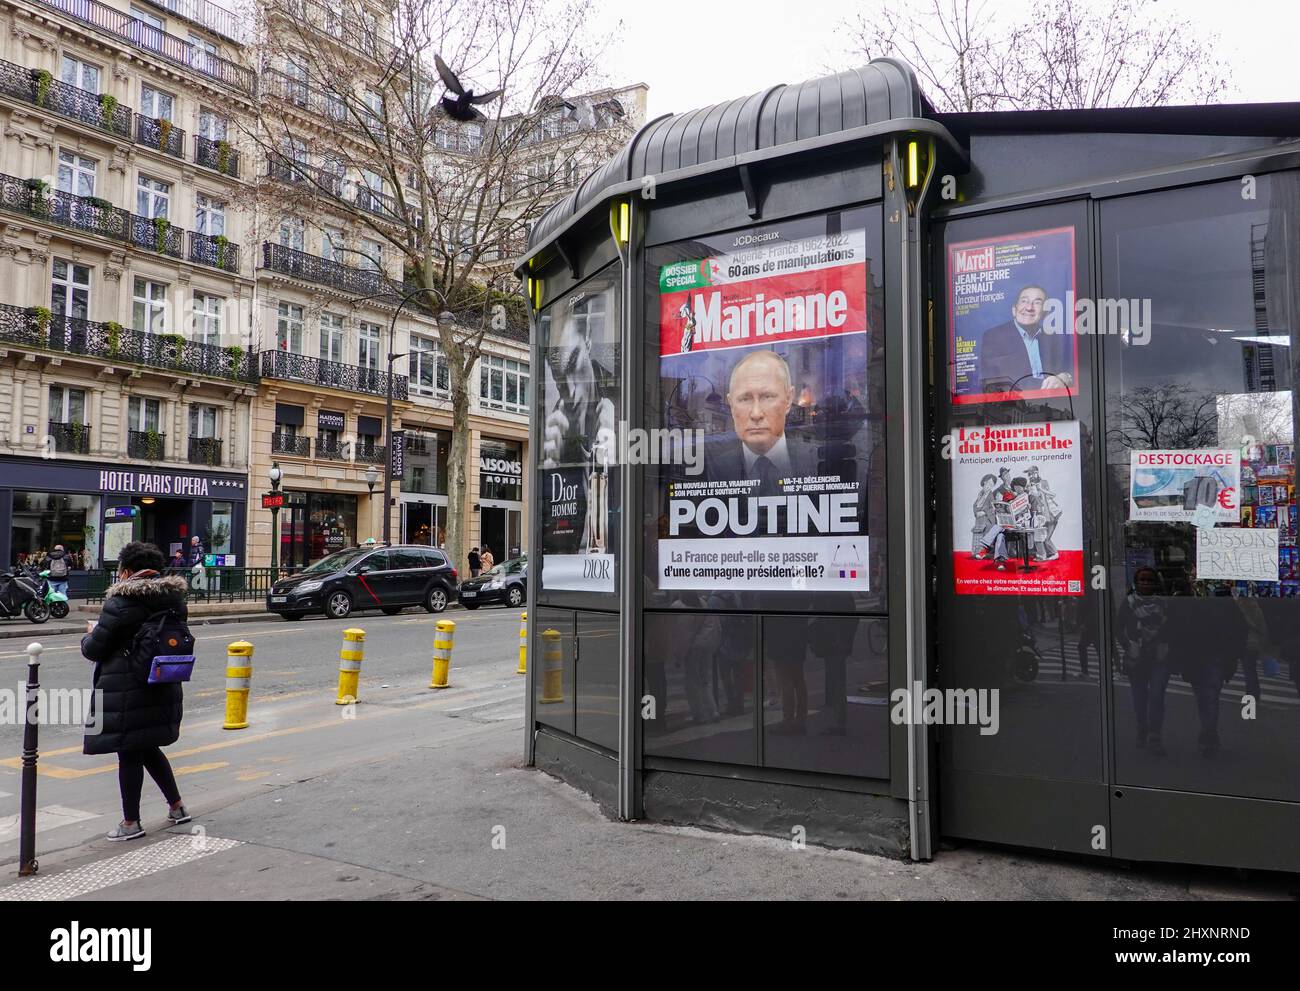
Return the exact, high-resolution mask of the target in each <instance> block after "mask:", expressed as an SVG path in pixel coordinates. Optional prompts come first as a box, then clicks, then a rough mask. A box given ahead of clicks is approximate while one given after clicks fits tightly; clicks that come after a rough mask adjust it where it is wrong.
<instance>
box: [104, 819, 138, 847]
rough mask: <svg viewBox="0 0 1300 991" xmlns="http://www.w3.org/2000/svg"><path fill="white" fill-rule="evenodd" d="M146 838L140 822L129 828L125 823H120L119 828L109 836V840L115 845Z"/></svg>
mask: <svg viewBox="0 0 1300 991" xmlns="http://www.w3.org/2000/svg"><path fill="white" fill-rule="evenodd" d="M142 836H144V827H143V826H141V825H140V824H139V823H138V822H137V823H134V824H133V825H130V826H128V825H127V824H126V823H124V822H119V823H118V824H117V827H116V828H115V829H114V830H113V831H112V832H111V833H109V834H108V838H109V839H110V840H112V841H113V842H114V843H116V842H119V841H121V840H138V839H140V837H142Z"/></svg>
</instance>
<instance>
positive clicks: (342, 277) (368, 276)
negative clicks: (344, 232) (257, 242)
mask: <svg viewBox="0 0 1300 991" xmlns="http://www.w3.org/2000/svg"><path fill="white" fill-rule="evenodd" d="M262 267H263V268H269V269H270V270H271V271H273V272H279V273H280V274H281V275H292V276H293V277H294V278H296V279H302V280H303V281H304V282H315V283H317V284H318V285H322V286H330V287H331V288H334V289H340V290H342V291H344V292H353V293H357V294H359V295H363V296H371V295H374V294H376V293H386V292H393V293H398V295H400V292H399V290H398V289H397V287H396V286H395V285H394V284H393V282H392V280H390V279H389V278H388V277H387V276H385V275H384V274H383V273H382V272H375V271H372V270H371V269H367V268H357V267H356V266H353V265H344V264H343V263H342V262H336V261H332V260H331V259H329V258H321V257H320V256H319V255H309V254H307V252H305V251H299V250H298V249H297V248H286V247H285V246H284V245H283V244H275V243H274V242H272V241H263V242H262Z"/></svg>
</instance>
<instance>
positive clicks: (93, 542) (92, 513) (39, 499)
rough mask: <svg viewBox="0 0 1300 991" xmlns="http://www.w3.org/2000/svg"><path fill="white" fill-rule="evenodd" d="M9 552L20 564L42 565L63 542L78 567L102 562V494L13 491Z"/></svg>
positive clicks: (91, 565) (93, 565)
mask: <svg viewBox="0 0 1300 991" xmlns="http://www.w3.org/2000/svg"><path fill="white" fill-rule="evenodd" d="M13 499H14V501H13V515H12V526H11V528H10V531H9V535H10V536H9V546H10V553H11V554H12V555H13V558H14V561H15V563H17V564H35V565H40V564H41V562H42V561H44V560H45V555H46V554H47V553H49V552H50V551H52V550H53V549H54V545H55V544H62V545H63V548H64V550H65V551H66V552H67V554H68V556H69V558H70V560H69V567H71V568H73V569H75V570H78V571H79V570H82V569H85V568H93V567H95V566H96V565H98V564H99V527H100V519H101V517H100V512H99V496H88V495H72V494H64V493H62V492H18V491H15V492H14V496H13Z"/></svg>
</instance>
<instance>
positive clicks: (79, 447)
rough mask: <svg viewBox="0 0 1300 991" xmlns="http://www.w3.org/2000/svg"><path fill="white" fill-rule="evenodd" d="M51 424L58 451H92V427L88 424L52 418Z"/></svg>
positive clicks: (84, 452)
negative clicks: (62, 421)
mask: <svg viewBox="0 0 1300 991" xmlns="http://www.w3.org/2000/svg"><path fill="white" fill-rule="evenodd" d="M49 426H50V436H51V437H53V438H54V449H55V450H56V451H60V452H62V453H64V454H89V453H90V427H89V426H88V425H87V424H84V423H61V422H59V421H58V420H51V421H50V424H49Z"/></svg>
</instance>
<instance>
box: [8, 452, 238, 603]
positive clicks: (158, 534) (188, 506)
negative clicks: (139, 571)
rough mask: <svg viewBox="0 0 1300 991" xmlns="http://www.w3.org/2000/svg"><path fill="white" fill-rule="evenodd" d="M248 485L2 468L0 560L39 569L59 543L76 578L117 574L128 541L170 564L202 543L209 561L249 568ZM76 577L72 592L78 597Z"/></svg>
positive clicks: (128, 473) (39, 466)
mask: <svg viewBox="0 0 1300 991" xmlns="http://www.w3.org/2000/svg"><path fill="white" fill-rule="evenodd" d="M247 496H248V493H247V479H246V478H245V476H243V475H227V474H220V473H215V472H205V473H198V472H181V471H172V470H163V471H157V470H149V469H138V468H133V467H127V468H101V467H98V466H86V465H71V464H58V463H57V462H51V461H45V460H40V461H37V460H32V461H26V460H22V459H18V458H6V459H4V460H3V462H0V560H3V561H5V562H7V563H8V564H11V565H12V564H26V563H33V564H39V563H40V562H41V561H42V560H44V557H45V555H46V553H47V552H48V551H50V550H51V549H52V548H53V547H54V546H55V545H56V544H62V545H63V547H64V549H65V550H66V551H67V552H68V554H69V555H70V556H71V558H72V560H73V565H74V573H84V572H86V571H89V570H94V569H97V568H102V567H110V566H111V565H112V564H113V563H114V562H115V561H116V557H117V554H116V551H117V549H118V548H120V546H121V544H122V543H124V542H125V541H126V540H132V539H133V540H147V541H149V542H151V543H154V544H157V545H158V547H159V548H160V549H161V550H162V551H163V552H164V553H165V554H167V555H168V556H169V557H170V556H171V555H172V554H173V553H174V552H175V551H176V550H178V549H181V548H185V547H188V546H189V544H190V540H191V538H192V537H195V536H197V537H198V538H199V540H200V542H201V543H202V544H203V547H204V549H205V551H206V552H207V553H209V554H221V555H225V556H227V557H228V560H227V561H226V563H227V564H229V565H231V566H234V565H236V564H243V563H244V533H245V522H244V521H245V514H246V511H247ZM79 586H80V582H79V580H78V577H77V576H75V575H74V579H73V585H72V591H73V593H74V594H76V593H77V592H78V591H79Z"/></svg>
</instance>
